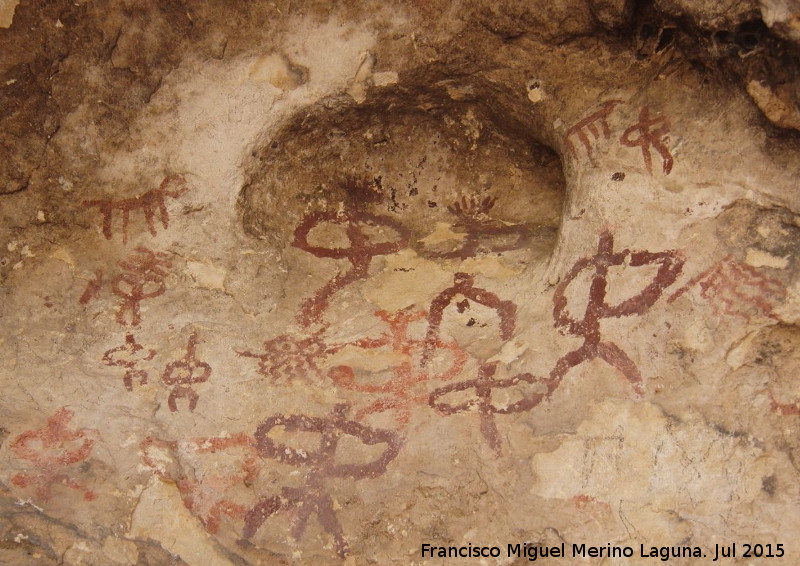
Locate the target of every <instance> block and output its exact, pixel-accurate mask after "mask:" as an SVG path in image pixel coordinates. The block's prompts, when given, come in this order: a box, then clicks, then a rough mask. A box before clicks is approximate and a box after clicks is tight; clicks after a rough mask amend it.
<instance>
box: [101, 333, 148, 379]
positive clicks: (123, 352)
mask: <svg viewBox="0 0 800 566" xmlns="http://www.w3.org/2000/svg"><path fill="white" fill-rule="evenodd" d="M155 355H156V351H155V350H146V349H145V348H144V346H142V345H141V344H139V343H138V342H137V341H136V338H135V337H134V336H133V334H130V333H128V334H126V335H125V343H124V344H122V345H120V346H117V347H116V348H110V349H109V350H106V352H105V353H104V354H103V363H104V364H106V365H107V366H109V367H123V368H125V375H124V376H123V377H122V383H123V384H124V385H125V389H127V390H128V391H133V381H134V379H135V380H137V381H138V382H139V385H146V384H147V372H146V371H145V370H143V369H136V365H137V364H138V363H139V362H140V361H150V360H152V359H153V357H154V356H155Z"/></svg>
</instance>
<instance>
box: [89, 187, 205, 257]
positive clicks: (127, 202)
mask: <svg viewBox="0 0 800 566" xmlns="http://www.w3.org/2000/svg"><path fill="white" fill-rule="evenodd" d="M170 185H177V186H178V189H177V190H175V191H168V190H167V187H169V186H170ZM188 190H189V188H188V187H187V185H186V179H184V178H183V177H182V176H181V175H170V176H168V177H165V178H164V180H163V181H161V186H160V187H159V188H157V189H153V190H150V191H147V192H146V193H144V194H141V195H139V196H137V197H133V198H128V199H122V200H111V199H105V200H87V201H84V202H83V206H85V207H86V208H98V209H99V210H100V213H101V214H102V215H103V236H105V238H106V240H110V239H111V236H112V232H111V221H112V220H113V216H114V211H115V210H121V211H122V243H123V244H127V243H128V221H129V220H130V214H131V210H141V211H142V212H143V213H144V219H145V222H147V227H148V229H149V230H150V234H151V235H153V236H155V235H156V234H157V231H156V225H155V214H156V211H158V213H159V219H160V220H161V225H162V226H163V227H164V229H165V230H166V229H167V228H168V227H169V214H168V213H167V205H166V204H165V203H164V199H166V197H171V198H178V197H179V196H181V195H183V194H184V193H185V192H186V191H188Z"/></svg>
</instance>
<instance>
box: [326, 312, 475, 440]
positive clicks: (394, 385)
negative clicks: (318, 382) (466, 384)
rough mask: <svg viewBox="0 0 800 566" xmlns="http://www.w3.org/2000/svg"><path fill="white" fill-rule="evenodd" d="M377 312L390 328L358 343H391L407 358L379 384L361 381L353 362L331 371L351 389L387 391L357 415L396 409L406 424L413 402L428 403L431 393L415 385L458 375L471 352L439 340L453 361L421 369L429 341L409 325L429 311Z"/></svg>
mask: <svg viewBox="0 0 800 566" xmlns="http://www.w3.org/2000/svg"><path fill="white" fill-rule="evenodd" d="M375 314H376V315H377V316H378V317H379V318H381V319H382V320H383V321H384V322H386V323H387V324H388V325H389V332H388V333H385V334H383V335H382V336H380V337H379V338H375V339H364V340H359V341H357V342H356V343H355V344H354V345H355V346H358V347H361V348H365V349H375V348H381V347H384V346H389V347H391V349H392V352H393V353H395V354H398V355H400V356H402V359H403V361H402V362H400V363H399V364H398V365H396V366H395V367H393V368H392V373H393V375H394V376H393V378H392V379H388V380H386V381H384V382H382V383H379V384H373V383H359V382H358V381H357V379H356V375H355V373H354V372H353V369H352V368H351V367H349V366H337V367H334V368H331V370H330V371H329V372H328V375H329V376H330V378H331V379H332V380H333V382H334V383H336V385H339V386H341V387H346V388H347V389H350V390H351V391H359V392H362V393H371V394H376V393H377V394H383V395H384V396H383V397H381V398H380V399H377V400H375V401H374V402H373V403H371V404H370V405H369V406H367V407H366V408H364V409H361V410H360V411H358V412H357V413H356V419H359V420H360V419H362V418H363V417H364V416H366V415H369V414H372V413H380V412H383V411H387V410H394V411H395V414H396V420H397V422H398V423H399V424H401V425H406V424H408V420H409V417H410V410H411V406H412V404H414V403H425V401H426V400H427V395H424V394H420V393H418V392H415V388H414V386H415V385H417V384H418V383H422V382H426V381H429V380H442V381H447V380H449V379H452V378H454V377H455V376H456V375H458V374H459V373H460V372H461V370H462V369H464V365H465V364H466V363H467V360H468V358H469V356H468V354H467V352H465V351H464V350H462V349H461V348H459V347H458V345H457V344H456V343H455V342H441V341H438V340H437V341H436V343H435V344H434V347H435V348H436V349H437V350H439V351H441V350H447V351H449V353H450V359H449V363H448V364H447V366H446V367H445V368H443V370H442V371H438V372H432V371H428V370H424V369H421V368H420V367H419V364H420V363H421V354H422V351H423V348H424V344H425V342H424V341H423V340H418V339H414V338H411V337H410V336H409V335H408V327H409V325H410V324H411V323H413V322H415V321H417V320H421V319H424V318H425V315H426V313H425V312H424V311H418V312H413V311H409V310H402V311H398V312H396V313H388V312H386V311H378V312H377V313H375Z"/></svg>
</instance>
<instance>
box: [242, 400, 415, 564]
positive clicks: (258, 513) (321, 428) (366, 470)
mask: <svg viewBox="0 0 800 566" xmlns="http://www.w3.org/2000/svg"><path fill="white" fill-rule="evenodd" d="M346 413H347V406H346V405H336V406H335V407H334V409H333V411H332V412H331V414H330V415H329V416H326V417H311V416H306V415H289V416H286V415H276V416H273V417H270V418H268V419H267V420H265V421H264V422H263V423H261V424H260V425H259V427H258V428H257V429H256V433H255V439H256V443H257V448H258V453H259V455H260V456H261V457H262V458H271V459H273V460H276V461H278V462H281V463H284V464H289V465H292V466H303V467H305V468H306V474H305V485H303V486H302V487H284V488H282V489H281V491H280V494H279V495H273V496H271V497H266V498H264V499H262V500H261V501H259V502H258V503H257V504H256V505H255V506H254V507H253V508H252V509H251V510H250V511H248V513H247V516H246V517H245V526H244V532H243V539H242V541H240V543H241V544H246V543H247V541H248V540H249V539H250V538H252V537H253V536H254V535H255V534H256V531H258V529H259V527H261V525H262V524H264V521H266V520H267V519H268V518H269V517H270V516H272V515H273V514H275V513H277V512H278V511H294V517H293V519H292V522H291V525H292V527H291V531H292V536H293V537H294V538H295V539H299V538H300V537H301V536H302V535H303V533H304V532H305V529H306V524H307V523H308V519H309V518H310V517H311V514H312V513H314V514H316V515H317V519H318V520H319V522H320V525H321V526H322V528H323V529H324V530H325V532H327V533H328V534H330V535H332V536H333V539H334V544H335V547H336V552H337V553H338V554H339V556H342V557H345V556H347V554H348V553H349V546H348V544H347V541H346V540H345V538H344V532H343V530H342V525H341V523H339V518H338V517H337V516H336V511H335V510H334V504H333V499H332V498H331V496H330V494H329V493H328V491H327V489H326V487H325V480H326V479H330V478H350V479H354V480H360V479H365V478H376V477H378V476H380V475H381V474H383V473H384V472H385V471H386V467H387V466H388V465H389V463H390V462H391V461H392V460H394V459H395V458H396V457H397V454H398V453H399V451H400V437H399V436H398V434H397V433H396V432H394V431H391V430H385V429H373V428H370V427H368V426H365V425H362V424H361V423H358V422H356V421H351V420H347V419H346ZM275 427H283V429H284V431H285V432H287V433H296V432H300V433H317V434H319V435H320V437H319V444H318V448H317V450H316V451H313V452H306V451H305V450H303V449H295V448H292V447H290V446H287V445H285V444H281V443H278V442H275V441H274V440H273V439H272V438H271V437H270V436H269V433H270V431H271V430H272V429H273V428H275ZM345 435H347V436H351V437H354V438H356V439H358V440H360V441H361V442H362V443H363V444H365V445H367V446H373V445H376V444H385V445H386V448H385V449H384V451H383V452H382V453H381V455H380V456H378V457H377V458H376V459H374V460H372V461H370V462H367V463H365V464H356V463H350V464H348V463H341V461H340V462H337V459H338V460H341V455H340V456H339V458H337V454H336V450H337V448H338V446H339V441H340V440H341V439H342V437H344V436H345Z"/></svg>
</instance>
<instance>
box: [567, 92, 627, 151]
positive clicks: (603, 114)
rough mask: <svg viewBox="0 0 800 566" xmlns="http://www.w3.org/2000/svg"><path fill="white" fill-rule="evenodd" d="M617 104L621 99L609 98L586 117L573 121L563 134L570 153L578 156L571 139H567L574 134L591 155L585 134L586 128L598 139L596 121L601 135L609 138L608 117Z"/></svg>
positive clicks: (590, 147) (590, 148)
mask: <svg viewBox="0 0 800 566" xmlns="http://www.w3.org/2000/svg"><path fill="white" fill-rule="evenodd" d="M617 104H623V101H622V100H609V101H608V102H605V103H603V106H602V107H601V108H600V110H597V111H596V112H594V113H592V114H590V115H589V116H587V117H586V118H584V119H582V120H580V121H579V122H577V123H575V125H573V126H572V127H571V128H570V129H568V130H567V133H566V134H564V141H566V142H567V147H568V148H569V150H570V152H571V153H572V155H574V156H575V157H578V150H577V149H576V148H575V145H574V144H573V143H572V140H570V139H569V138H570V136H575V137H576V138H578V141H580V142H581V143H582V144H583V147H584V148H586V155H588V156H589V157H591V156H592V143H591V141H590V140H589V136H588V135H587V134H586V130H588V131H589V133H590V134H592V137H594V139H600V131H598V129H597V125H596V124H598V123H599V124H600V127H601V128H602V132H603V137H605V139H609V138H610V137H611V129H610V128H609V127H608V117H609V116H610V115H611V113H612V112H613V111H614V107H616V106H617Z"/></svg>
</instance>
